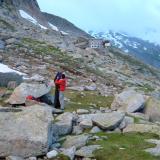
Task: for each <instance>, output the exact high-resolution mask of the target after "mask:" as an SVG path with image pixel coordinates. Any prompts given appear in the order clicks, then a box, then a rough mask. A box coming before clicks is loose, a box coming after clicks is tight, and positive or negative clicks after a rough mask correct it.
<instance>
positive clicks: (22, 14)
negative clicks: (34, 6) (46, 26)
mask: <svg viewBox="0 0 160 160" xmlns="http://www.w3.org/2000/svg"><path fill="white" fill-rule="evenodd" d="M19 13H20V15H21V17H22V18H25V19H27V20H28V21H30V22H32V23H34V24H37V23H38V22H37V20H36V19H34V18H33V17H32V16H30V15H29V14H28V13H26V12H25V11H23V10H19Z"/></svg>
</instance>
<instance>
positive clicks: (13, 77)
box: [0, 72, 23, 87]
mask: <svg viewBox="0 0 160 160" xmlns="http://www.w3.org/2000/svg"><path fill="white" fill-rule="evenodd" d="M11 81H12V82H13V81H14V82H16V84H17V85H19V84H20V83H22V81H23V77H22V75H19V74H17V73H15V72H9V73H1V72H0V86H1V87H7V86H8V84H9V82H11Z"/></svg>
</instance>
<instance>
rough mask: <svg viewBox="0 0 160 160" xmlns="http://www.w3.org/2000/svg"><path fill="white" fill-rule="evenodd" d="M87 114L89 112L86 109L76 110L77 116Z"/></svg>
mask: <svg viewBox="0 0 160 160" xmlns="http://www.w3.org/2000/svg"><path fill="white" fill-rule="evenodd" d="M88 113H89V111H88V110H86V109H78V110H77V114H88Z"/></svg>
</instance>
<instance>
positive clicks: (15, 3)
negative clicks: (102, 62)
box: [0, 0, 91, 38]
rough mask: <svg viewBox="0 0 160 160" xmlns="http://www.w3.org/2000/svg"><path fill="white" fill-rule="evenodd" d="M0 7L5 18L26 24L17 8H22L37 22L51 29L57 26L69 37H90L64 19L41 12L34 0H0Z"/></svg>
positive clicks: (58, 29)
mask: <svg viewBox="0 0 160 160" xmlns="http://www.w3.org/2000/svg"><path fill="white" fill-rule="evenodd" d="M0 8H1V11H0V15H2V17H3V16H4V17H5V19H6V18H11V21H12V20H13V19H18V21H21V20H22V21H23V22H22V23H25V25H26V23H27V21H24V20H25V19H22V17H21V15H20V13H19V10H23V11H24V12H26V13H27V14H28V15H30V16H31V17H33V19H35V20H36V21H37V23H39V24H40V25H42V26H44V27H45V28H47V29H51V30H53V26H54V27H57V30H56V31H59V32H60V31H63V32H65V33H67V34H68V35H70V36H71V37H86V38H88V37H91V36H90V35H89V34H87V33H86V32H84V31H83V30H81V29H79V28H78V27H76V26H75V25H74V24H72V23H71V22H69V21H67V20H66V19H64V18H61V17H58V16H56V15H52V14H48V13H43V12H41V10H40V7H39V5H38V3H37V1H36V0H0ZM4 9H5V10H4ZM2 10H3V11H2ZM49 23H51V24H52V25H53V26H51V25H49ZM54 31H55V30H54Z"/></svg>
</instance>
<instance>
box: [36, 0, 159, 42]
mask: <svg viewBox="0 0 160 160" xmlns="http://www.w3.org/2000/svg"><path fill="white" fill-rule="evenodd" d="M38 3H39V6H40V8H41V10H42V11H45V12H48V13H52V14H55V15H58V16H61V17H63V18H66V19H68V20H69V21H71V22H73V23H74V24H75V25H77V26H78V27H80V28H82V29H84V30H94V31H106V30H108V29H112V30H115V31H124V32H127V33H129V34H130V35H134V36H140V35H144V34H146V33H147V31H150V34H152V33H153V34H154V36H155V32H157V31H158V34H159V36H158V35H157V36H158V38H157V39H159V40H160V38H159V37H160V0H38ZM155 38H156V37H155Z"/></svg>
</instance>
